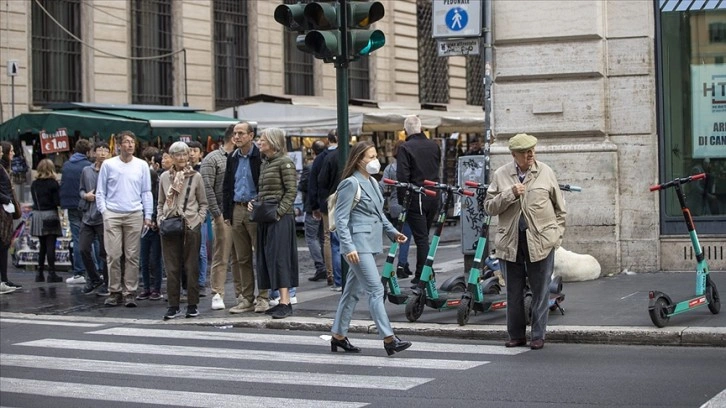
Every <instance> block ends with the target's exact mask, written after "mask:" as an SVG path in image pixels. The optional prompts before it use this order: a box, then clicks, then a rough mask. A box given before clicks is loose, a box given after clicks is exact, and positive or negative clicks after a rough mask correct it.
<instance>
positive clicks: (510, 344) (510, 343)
mask: <svg viewBox="0 0 726 408" xmlns="http://www.w3.org/2000/svg"><path fill="white" fill-rule="evenodd" d="M526 344H527V339H511V340H509V341H507V342H506V343H504V347H521V346H524V345H526Z"/></svg>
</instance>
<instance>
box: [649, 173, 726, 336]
mask: <svg viewBox="0 0 726 408" xmlns="http://www.w3.org/2000/svg"><path fill="white" fill-rule="evenodd" d="M704 178H706V174H705V173H700V174H695V175H692V176H688V177H681V178H676V179H673V180H671V181H669V182H666V183H663V184H658V185H655V186H651V187H650V191H658V190H665V189H667V188H670V187H673V188H675V189H676V195H677V196H678V202H679V203H680V204H681V212H682V213H683V219H684V220H685V221H686V227H687V228H688V235H690V237H691V245H692V246H693V250H694V252H695V253H696V296H695V297H691V298H688V299H686V300H682V301H680V302H678V303H674V302H673V300H672V299H671V297H670V296H668V295H666V294H665V293H663V292H660V291H657V290H651V291H650V292H649V293H648V298H649V299H650V301H649V305H648V313H649V314H650V320H652V321H653V324H654V325H656V326H657V327H665V326H666V324H668V321H669V320H670V318H671V316H675V315H677V314H680V313H684V312H689V311H691V310H694V309H696V308H699V307H702V306H708V310H710V311H711V313H713V314H718V312H719V311H720V310H721V298H720V297H719V295H718V289H716V284H715V283H713V280H711V277H710V276H709V274H708V263H707V262H706V258H705V257H704V256H703V250H702V248H701V244H700V243H699V242H698V235H696V225H695V224H694V223H693V218H692V217H691V211H690V210H689V209H688V207H687V206H686V196H685V194H684V193H683V189H682V188H681V185H682V184H685V183H689V182H691V181H696V180H702V179H704Z"/></svg>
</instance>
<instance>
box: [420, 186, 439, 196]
mask: <svg viewBox="0 0 726 408" xmlns="http://www.w3.org/2000/svg"><path fill="white" fill-rule="evenodd" d="M423 193H424V194H426V195H427V196H429V197H436V191H433V190H429V189H427V188H424V189H423Z"/></svg>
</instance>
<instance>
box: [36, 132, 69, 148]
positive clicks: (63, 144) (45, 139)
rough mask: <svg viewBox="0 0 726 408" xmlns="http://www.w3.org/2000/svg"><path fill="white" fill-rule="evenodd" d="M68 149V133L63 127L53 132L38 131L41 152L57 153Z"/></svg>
mask: <svg viewBox="0 0 726 408" xmlns="http://www.w3.org/2000/svg"><path fill="white" fill-rule="evenodd" d="M67 150H70V142H69V141H68V133H66V129H65V128H60V129H58V130H56V131H55V133H47V132H46V131H45V130H41V131H40V151H41V153H43V154H50V153H58V152H64V151H67Z"/></svg>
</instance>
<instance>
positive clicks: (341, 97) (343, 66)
mask: <svg viewBox="0 0 726 408" xmlns="http://www.w3.org/2000/svg"><path fill="white" fill-rule="evenodd" d="M346 2H347V0H338V6H339V7H338V16H339V17H340V21H339V24H338V26H339V29H340V38H341V41H340V54H338V56H337V57H336V59H335V90H336V94H337V111H338V179H340V177H341V174H342V173H343V169H344V168H345V162H346V161H347V160H348V150H349V147H348V145H349V144H350V137H349V136H348V133H349V130H348V41H347V38H348V24H347V22H348V11H347V6H346ZM344 256H345V254H343V253H341V254H340V257H341V258H344ZM340 266H341V279H342V286H345V281H346V280H347V275H348V263H347V262H346V261H345V259H341V261H340Z"/></svg>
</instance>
